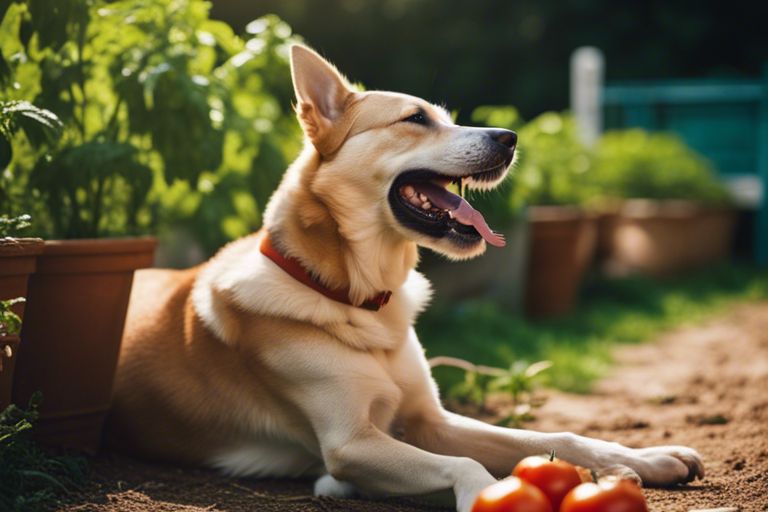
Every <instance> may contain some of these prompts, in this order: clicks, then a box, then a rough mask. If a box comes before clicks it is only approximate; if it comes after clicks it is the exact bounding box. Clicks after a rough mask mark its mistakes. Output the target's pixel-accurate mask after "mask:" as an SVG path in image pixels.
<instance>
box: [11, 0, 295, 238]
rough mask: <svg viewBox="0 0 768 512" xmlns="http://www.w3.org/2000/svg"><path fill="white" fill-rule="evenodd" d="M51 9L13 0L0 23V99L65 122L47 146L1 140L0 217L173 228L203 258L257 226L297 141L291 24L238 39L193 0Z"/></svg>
mask: <svg viewBox="0 0 768 512" xmlns="http://www.w3.org/2000/svg"><path fill="white" fill-rule="evenodd" d="M51 5H52V4H51V2H46V1H43V0H25V1H18V2H16V3H14V4H12V5H11V6H10V7H9V8H8V9H7V11H6V12H5V17H4V19H3V21H2V24H0V35H2V40H1V42H0V53H1V54H2V59H1V60H2V62H4V63H5V64H6V66H5V68H2V69H0V71H2V76H3V79H4V81H3V84H4V85H3V86H2V92H3V94H4V95H6V96H8V97H10V98H13V99H18V100H29V101H33V102H34V103H35V104H37V105H39V106H40V107H43V108H46V109H48V110H50V111H52V112H55V113H56V114H57V115H58V117H59V118H60V119H61V121H62V123H63V126H64V129H63V135H62V137H61V140H60V141H59V143H58V144H57V145H55V147H52V148H50V150H46V151H42V152H39V151H36V150H35V149H34V148H32V147H30V146H29V145H24V143H23V141H19V140H18V139H14V145H15V146H18V149H17V150H16V151H15V154H14V160H13V163H12V165H11V168H10V177H12V178H13V179H12V180H10V181H12V184H13V187H12V193H11V194H10V196H11V199H12V201H10V202H9V203H10V205H11V206H10V207H9V208H6V210H7V211H6V213H13V212H18V211H29V212H32V213H33V214H35V216H36V219H37V222H36V225H39V226H40V228H39V232H40V233H39V234H43V235H49V236H50V235H53V236H64V237H90V236H104V235H118V234H133V233H140V232H143V231H147V230H148V229H160V231H161V232H163V231H167V230H168V229H166V228H169V227H170V226H178V225H182V226H183V227H186V228H187V229H189V230H190V231H192V232H194V233H195V235H196V237H197V238H199V239H201V241H202V244H203V246H204V247H205V249H206V250H207V251H208V252H210V251H211V250H213V249H214V248H216V247H218V246H219V245H221V244H222V243H223V242H226V241H227V240H229V239H231V238H233V237H236V236H241V235H243V234H245V233H247V232H249V231H251V230H253V229H255V228H256V227H258V225H259V223H260V214H259V211H260V209H262V208H263V207H264V205H265V203H266V199H267V198H268V197H269V194H270V193H271V191H272V189H273V188H274V186H275V185H276V183H277V181H278V179H279V176H280V175H281V174H282V171H283V170H284V168H285V164H286V161H287V159H288V158H291V157H292V156H293V154H294V153H295V152H296V151H297V149H298V144H299V143H300V137H299V131H298V126H297V124H296V123H295V121H294V120H293V119H292V116H291V115H290V110H289V109H290V97H291V91H292V88H291V84H290V74H289V71H288V62H287V53H288V52H287V45H288V44H289V43H290V42H291V41H293V38H292V35H291V30H290V27H288V26H287V25H286V24H285V23H283V22H282V21H280V20H279V19H277V18H275V17H265V18H261V19H259V20H256V21H254V22H253V23H251V24H250V25H249V26H248V34H247V37H246V38H241V37H238V36H236V35H235V34H234V33H233V32H232V29H231V28H230V27H229V26H228V25H226V24H224V23H222V22H218V21H213V20H210V19H209V18H208V9H209V7H210V6H209V3H207V2H204V1H202V0H178V1H171V0H121V1H113V2H108V1H106V0H86V1H83V0H66V1H61V2H56V3H55V4H54V5H53V7H51ZM46 6H49V7H50V8H48V7H46ZM3 70H4V71H3ZM28 189H31V190H32V194H28V193H26V191H27V190H28ZM42 205H44V206H45V208H42Z"/></svg>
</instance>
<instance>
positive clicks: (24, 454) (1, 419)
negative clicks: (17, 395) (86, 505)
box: [0, 393, 87, 512]
mask: <svg viewBox="0 0 768 512" xmlns="http://www.w3.org/2000/svg"><path fill="white" fill-rule="evenodd" d="M40 402H41V396H40V394H39V393H36V394H35V395H33V397H32V398H31V399H30V402H29V405H28V407H27V409H26V410H25V409H21V408H19V407H17V406H16V405H10V406H8V407H7V408H6V409H5V410H3V411H2V412H0V460H1V461H2V464H0V509H1V510H8V511H12V512H34V511H38V510H49V509H50V508H51V505H52V504H54V502H55V500H56V497H57V496H58V495H60V494H62V493H67V492H69V491H70V489H72V488H75V487H77V486H78V485H79V482H81V481H82V480H83V479H84V478H85V473H86V469H87V467H86V464H85V461H84V459H82V458H80V457H73V456H66V455H51V454H48V453H46V452H44V451H43V450H41V449H40V448H39V447H38V446H37V445H36V444H35V443H34V442H33V441H32V440H30V439H29V437H28V436H29V433H30V431H31V429H32V428H33V424H34V422H35V420H36V419H37V417H38V412H37V409H38V407H39V404H40Z"/></svg>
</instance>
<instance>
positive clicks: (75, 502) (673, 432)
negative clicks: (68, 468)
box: [58, 302, 768, 512]
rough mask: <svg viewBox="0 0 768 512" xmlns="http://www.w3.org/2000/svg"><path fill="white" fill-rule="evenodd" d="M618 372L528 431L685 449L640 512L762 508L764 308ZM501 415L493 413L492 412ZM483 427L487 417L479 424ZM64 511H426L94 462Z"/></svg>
mask: <svg viewBox="0 0 768 512" xmlns="http://www.w3.org/2000/svg"><path fill="white" fill-rule="evenodd" d="M617 358H618V360H619V362H620V365H619V366H618V367H617V368H616V369H615V371H614V372H612V374H611V375H610V376H608V377H607V378H605V379H603V380H601V381H600V382H599V383H597V385H596V386H595V388H594V392H593V393H592V394H590V395H573V394H565V393H560V392H550V393H549V400H548V402H547V403H546V404H545V405H544V407H543V408H542V409H540V410H539V411H538V412H537V416H538V419H537V420H536V421H535V422H533V423H532V424H530V428H535V429H542V430H572V431H575V432H577V433H581V434H585V435H590V436H596V437H602V438H606V439H611V440H615V441H619V442H623V443H626V444H629V445H632V446H641V445H643V446H644V445H650V444H676V443H677V444H687V445H690V446H693V447H695V448H696V449H698V450H699V451H700V452H701V453H702V455H703V456H704V458H705V461H706V464H707V477H706V478H705V479H704V480H703V481H697V482H695V483H693V484H691V485H687V486H683V487H678V488H675V489H671V490H657V489H650V490H646V496H647V497H648V501H649V505H650V509H651V511H658V512H677V511H687V510H689V509H691V508H714V507H724V506H733V507H740V510H742V511H744V512H748V511H764V510H766V506H767V505H768V499H767V498H766V496H768V427H766V425H768V396H766V395H765V394H764V393H761V392H759V390H765V389H768V302H762V303H759V304H750V305H742V306H738V307H736V308H734V309H732V310H731V311H730V312H728V313H725V314H722V315H720V316H718V317H716V318H714V319H711V320H708V321H707V322H706V323H704V324H702V325H701V326H698V327H688V328H684V329H679V330H676V331H673V332H669V333H667V334H664V335H662V336H661V337H660V338H658V340H657V341H656V342H655V343H650V344H645V345H638V346H631V347H623V348H621V349H620V350H619V351H618V352H617ZM496 405H497V406H499V407H500V409H497V410H499V412H500V413H502V414H503V410H504V404H503V403H502V404H496ZM485 419H493V418H485ZM92 475H93V476H92V480H91V481H90V482H89V483H88V484H87V485H85V486H84V487H83V489H82V490H81V491H79V492H78V493H76V494H73V495H72V496H70V499H69V503H70V504H69V505H66V506H61V507H59V509H58V510H61V511H66V512H84V511H89V512H90V511H93V512H117V511H120V512H138V511H174V512H176V511H179V512H181V511H185V512H186V511H195V512H197V511H204V510H205V511H214V510H215V511H219V510H221V511H233V512H235V511H252V510H260V511H265V512H268V511H273V510H274V511H277V510H279V511H287V512H299V511H301V512H314V511H317V512H330V511H377V512H378V511H386V512H390V511H391V512H394V511H406V512H410V511H430V510H431V511H434V510H443V509H437V508H435V507H430V506H427V505H420V504H418V503H415V502H412V501H403V500H390V501H384V502H368V501H359V500H336V499H330V498H314V497H311V496H309V494H310V493H311V488H312V482H311V481H304V480H255V479H230V478H224V477H220V476H218V475H217V474H215V473H213V472H210V471H205V470H196V469H195V470H192V469H179V468H174V467H169V466H160V465H150V464H145V463H140V462H136V461H133V460H129V459H125V458H122V457H118V456H115V455H112V454H104V455H102V456H100V457H99V458H96V459H93V460H92Z"/></svg>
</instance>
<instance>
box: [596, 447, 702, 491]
mask: <svg viewBox="0 0 768 512" xmlns="http://www.w3.org/2000/svg"><path fill="white" fill-rule="evenodd" d="M624 465H626V466H628V467H629V468H631V469H632V470H633V471H634V472H635V473H636V474H637V475H638V476H639V477H640V479H641V480H642V482H643V485H649V486H668V485H674V484H684V483H688V482H690V481H692V480H694V479H696V478H704V463H703V462H702V460H701V455H699V454H698V452H697V451H696V450H694V449H692V448H688V447H685V446H653V447H650V448H639V449H634V450H631V452H630V455H629V457H628V460H627V461H626V462H625V463H624ZM606 469H610V468H606ZM600 473H601V474H602V473H603V472H602V471H601V472H600Z"/></svg>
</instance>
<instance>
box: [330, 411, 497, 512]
mask: <svg viewBox="0 0 768 512" xmlns="http://www.w3.org/2000/svg"><path fill="white" fill-rule="evenodd" d="M334 437H336V439H335V440H333V441H331V440H326V441H325V442H324V440H323V439H321V445H324V446H323V447H322V451H323V459H324V461H325V465H326V469H327V470H328V472H329V473H330V474H331V475H332V476H333V477H334V478H335V479H336V480H340V481H342V482H349V483H352V484H353V485H354V486H355V487H357V488H359V489H361V490H363V491H367V492H369V493H374V494H379V493H381V494H388V495H418V494H430V493H433V492H437V491H443V490H449V489H452V490H453V491H454V493H455V495H456V506H457V510H459V511H460V512H469V511H470V510H471V507H472V503H473V502H474V500H475V497H476V496H477V494H478V493H479V492H480V491H481V490H482V489H483V488H485V487H486V486H488V485H490V484H492V483H494V482H495V481H496V479H495V478H494V477H493V476H491V474H490V473H488V471H487V470H486V469H485V468H484V467H483V466H482V465H481V464H480V463H478V462H477V461H474V460H472V459H470V458H466V457H451V456H445V455H436V454H434V453H430V452H427V451H424V450H421V449H419V448H416V447H415V446H411V445H409V444H407V443H403V442H401V441H398V440H396V439H394V438H392V437H390V436H389V435H387V434H385V433H383V432H381V431H380V430H378V429H376V428H375V427H373V426H367V427H363V428H355V429H354V433H353V432H348V433H347V435H346V436H342V437H338V432H337V433H336V435H335V436H334Z"/></svg>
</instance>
